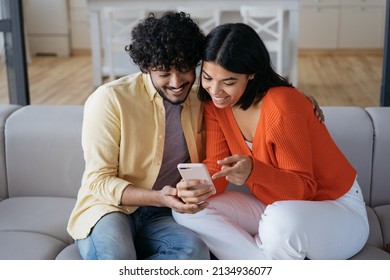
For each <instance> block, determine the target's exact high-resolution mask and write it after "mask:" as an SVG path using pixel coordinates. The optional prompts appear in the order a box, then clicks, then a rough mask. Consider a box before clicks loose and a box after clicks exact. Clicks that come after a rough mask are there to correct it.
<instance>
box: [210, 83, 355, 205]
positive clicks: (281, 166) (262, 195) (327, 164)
mask: <svg viewBox="0 0 390 280" xmlns="http://www.w3.org/2000/svg"><path fill="white" fill-rule="evenodd" d="M204 117H205V125H206V159H205V161H204V163H205V164H206V165H207V167H208V169H209V171H210V173H211V174H214V173H215V172H217V171H219V170H220V166H219V165H218V164H217V163H216V161H217V160H218V159H223V158H225V157H226V156H229V155H234V154H242V155H249V156H251V157H252V161H253V170H252V173H251V174H250V176H249V177H248V179H247V181H246V184H247V185H248V187H249V189H250V190H251V192H252V193H253V194H254V195H255V196H256V197H257V198H258V199H259V200H260V201H261V202H263V203H264V204H270V203H273V202H275V201H278V200H328V199H337V198H338V197H340V196H342V195H343V194H345V193H346V192H347V191H348V190H349V189H350V188H351V186H352V184H353V182H354V180H355V178H356V171H355V169H354V168H353V167H352V166H351V164H350V163H349V162H348V160H347V159H346V157H345V156H344V155H343V154H342V152H341V151H340V149H339V148H338V147H337V146H336V144H335V143H334V141H333V139H332V138H331V136H330V134H329V132H328V130H327V128H326V126H325V125H324V124H321V123H320V122H319V121H318V120H317V118H316V116H315V115H314V113H313V107H312V105H311V103H310V102H309V101H308V100H307V99H306V97H305V96H304V95H303V94H301V93H300V92H299V91H298V90H296V89H294V88H289V87H274V88H272V89H270V90H269V91H268V93H267V94H266V95H265V96H264V98H263V100H262V104H261V114H260V119H259V123H258V126H257V128H256V132H255V137H254V140H253V145H252V151H251V150H250V149H249V148H248V146H247V144H246V142H245V139H244V138H243V136H242V134H241V132H240V129H239V127H238V125H237V123H236V121H235V118H234V116H233V113H232V110H231V108H230V107H227V108H224V109H218V108H216V107H215V106H214V105H213V104H212V102H208V103H207V104H206V105H205V111H204ZM214 183H215V185H216V188H217V194H219V193H222V192H223V191H224V190H225V189H226V187H227V183H228V182H227V181H226V180H225V179H224V178H219V179H217V180H215V181H214Z"/></svg>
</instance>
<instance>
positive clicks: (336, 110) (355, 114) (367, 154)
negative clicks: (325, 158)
mask: <svg viewBox="0 0 390 280" xmlns="http://www.w3.org/2000/svg"><path fill="white" fill-rule="evenodd" d="M322 109H323V111H324V114H325V124H326V126H327V127H328V130H329V132H330V134H331V135H332V138H333V140H334V141H335V142H336V144H337V145H338V147H339V148H340V149H341V150H342V152H343V153H344V155H345V156H346V157H347V158H348V160H349V161H350V162H351V164H352V165H353V166H354V167H355V169H356V170H357V174H358V178H357V179H358V182H359V185H360V187H361V188H362V191H363V196H364V200H365V201H366V204H367V205H370V203H371V176H372V174H371V169H372V156H373V154H372V151H373V145H374V142H373V125H372V122H371V118H370V117H369V115H368V113H367V112H366V111H365V110H364V109H362V108H360V107H343V106H331V107H323V108H322Z"/></svg>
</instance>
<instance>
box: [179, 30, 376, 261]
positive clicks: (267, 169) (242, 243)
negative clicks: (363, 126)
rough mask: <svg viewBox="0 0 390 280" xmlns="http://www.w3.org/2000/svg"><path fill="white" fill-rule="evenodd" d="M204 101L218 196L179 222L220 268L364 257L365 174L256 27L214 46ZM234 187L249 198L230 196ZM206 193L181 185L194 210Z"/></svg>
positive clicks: (206, 63) (217, 38)
mask: <svg viewBox="0 0 390 280" xmlns="http://www.w3.org/2000/svg"><path fill="white" fill-rule="evenodd" d="M199 98H200V99H201V100H202V101H204V102H205V113H204V114H205V115H204V118H205V125H206V160H205V161H204V163H205V164H206V165H207V167H208V169H209V171H210V173H211V174H212V178H213V180H214V184H215V186H216V189H217V193H216V195H214V196H213V197H211V198H210V199H208V201H207V203H208V207H207V208H206V209H205V210H203V211H201V212H199V213H197V214H194V215H185V214H179V213H174V217H175V219H176V221H177V222H178V223H180V224H182V225H184V226H187V227H188V228H190V229H191V230H193V231H194V232H196V233H198V234H199V236H200V237H201V238H202V239H203V240H204V241H205V242H206V243H207V245H208V246H209V248H210V250H211V251H212V253H213V254H214V255H215V256H216V257H217V258H218V259H305V258H309V259H347V258H350V257H352V256H353V255H354V254H356V253H357V252H359V251H360V250H361V249H362V247H363V246H364V244H365V243H366V241H367V238H368V232H369V227H368V220H367V213H366V209H365V203H364V200H363V197H362V192H361V189H360V187H359V184H358V182H357V180H356V177H357V174H356V171H355V169H354V168H353V167H352V165H351V164H350V163H349V162H348V160H347V159H346V157H345V156H344V155H343V154H342V152H341V151H340V150H339V148H338V147H337V146H336V144H335V143H334V141H333V140H332V138H331V136H330V135H329V132H328V130H327V128H326V126H325V125H324V124H323V123H321V122H319V121H318V120H317V118H316V116H315V115H314V114H313V109H312V105H311V103H310V101H309V100H308V99H307V98H306V97H305V96H304V95H303V94H302V93H300V92H299V91H298V90H297V89H295V88H294V87H293V86H292V85H291V84H289V83H288V82H287V80H285V79H284V78H282V77H281V76H279V75H278V74H277V73H275V72H274V71H273V69H272V66H271V61H270V56H269V53H268V51H267V49H266V47H265V45H264V43H263V42H262V40H261V39H260V37H259V36H258V34H257V33H256V32H255V31H254V30H253V29H252V28H251V27H249V26H248V25H245V24H241V23H235V24H224V25H221V26H219V27H217V28H215V29H214V30H213V31H212V32H211V33H210V34H209V35H208V36H207V37H206V44H205V52H204V57H203V64H202V70H201V87H200V91H199ZM229 182H230V183H234V184H236V185H239V186H240V187H241V188H248V189H249V191H248V192H235V191H227V190H226V187H227V185H228V183H229ZM197 183H199V182H196V181H187V182H181V183H179V184H178V185H177V188H178V190H179V194H180V196H181V197H182V199H183V200H184V201H186V202H187V203H193V201H190V200H188V201H187V200H186V190H187V189H188V188H190V187H192V186H193V185H195V184H197ZM244 184H245V185H244Z"/></svg>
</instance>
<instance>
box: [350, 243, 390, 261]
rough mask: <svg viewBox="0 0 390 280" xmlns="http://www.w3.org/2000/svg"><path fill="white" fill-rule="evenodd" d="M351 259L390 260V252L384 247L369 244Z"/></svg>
mask: <svg viewBox="0 0 390 280" xmlns="http://www.w3.org/2000/svg"><path fill="white" fill-rule="evenodd" d="M350 260H390V254H388V253H387V252H386V251H384V250H383V249H379V248H377V247H374V246H371V245H368V244H367V245H366V246H364V248H363V249H362V250H361V251H360V252H359V253H357V254H356V255H355V256H353V257H352V258H350Z"/></svg>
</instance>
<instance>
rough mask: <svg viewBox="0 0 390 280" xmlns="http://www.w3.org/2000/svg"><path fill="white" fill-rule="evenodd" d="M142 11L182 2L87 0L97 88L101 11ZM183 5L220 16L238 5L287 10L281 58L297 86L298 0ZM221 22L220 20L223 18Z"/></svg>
mask: <svg viewBox="0 0 390 280" xmlns="http://www.w3.org/2000/svg"><path fill="white" fill-rule="evenodd" d="M130 5H131V7H133V8H142V9H145V10H150V11H151V12H156V13H159V12H163V11H168V10H176V8H177V7H179V6H182V5H183V1H182V0H88V11H89V18H90V29H91V48H92V64H93V86H94V87H97V86H99V85H101V83H102V76H103V68H104V63H103V59H102V58H103V46H102V39H104V38H102V22H101V20H102V18H103V17H102V9H103V8H104V7H107V6H110V7H113V6H114V7H121V6H123V7H125V6H130ZM185 5H186V6H194V7H196V6H200V5H201V6H208V7H210V9H216V8H218V9H219V10H220V11H221V12H222V13H223V12H226V13H231V12H237V13H239V10H240V6H241V5H258V6H268V7H277V8H281V9H284V10H286V11H287V13H286V22H287V24H286V26H287V27H286V29H287V30H286V32H285V34H286V36H287V40H288V42H289V46H288V48H287V49H286V55H285V56H284V57H285V58H286V59H287V60H288V63H286V65H287V67H288V73H289V75H288V76H289V79H290V81H291V82H292V83H293V84H294V85H296V84H297V81H298V77H297V76H298V75H297V60H298V58H297V56H298V50H297V46H298V43H297V40H298V28H299V9H300V0H271V1H267V0H242V1H237V0H213V1H210V0H196V1H193V0H187V1H185ZM222 21H223V19H222Z"/></svg>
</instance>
